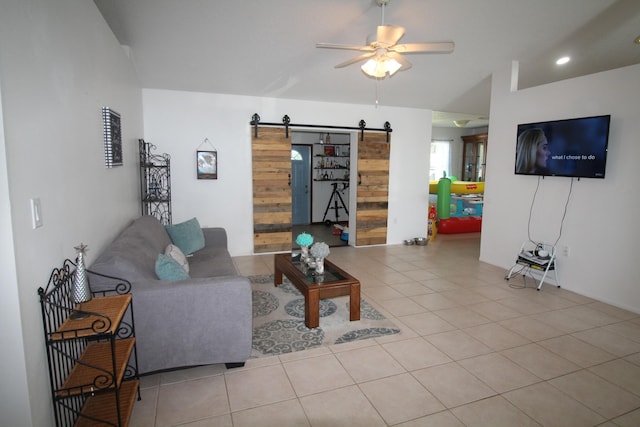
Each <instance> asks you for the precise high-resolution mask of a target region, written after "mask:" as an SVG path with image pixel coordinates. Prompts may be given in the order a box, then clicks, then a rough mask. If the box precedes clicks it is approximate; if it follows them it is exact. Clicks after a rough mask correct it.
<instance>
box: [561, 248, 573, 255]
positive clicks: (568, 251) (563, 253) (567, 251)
mask: <svg viewBox="0 0 640 427" xmlns="http://www.w3.org/2000/svg"><path fill="white" fill-rule="evenodd" d="M570 253H571V250H570V248H569V246H568V245H565V246H563V247H562V255H564V256H569V254H570Z"/></svg>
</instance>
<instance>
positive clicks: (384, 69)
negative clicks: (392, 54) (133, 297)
mask: <svg viewBox="0 0 640 427" xmlns="http://www.w3.org/2000/svg"><path fill="white" fill-rule="evenodd" d="M401 67H402V64H400V63H399V62H398V61H396V60H395V59H393V58H388V57H386V56H378V57H376V58H371V59H369V60H368V61H367V62H365V63H364V64H363V65H362V66H361V67H360V69H362V71H363V72H364V73H365V74H366V75H368V76H371V77H376V78H379V79H380V78H384V77H385V76H386V75H387V73H389V76H393V75H394V74H395V73H396V72H397V71H398V70H399V69H400V68H401Z"/></svg>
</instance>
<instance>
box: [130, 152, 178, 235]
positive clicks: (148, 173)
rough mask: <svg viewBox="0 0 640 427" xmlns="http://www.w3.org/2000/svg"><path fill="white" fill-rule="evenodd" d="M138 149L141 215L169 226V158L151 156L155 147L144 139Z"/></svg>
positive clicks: (162, 155)
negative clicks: (153, 218) (152, 217)
mask: <svg viewBox="0 0 640 427" xmlns="http://www.w3.org/2000/svg"><path fill="white" fill-rule="evenodd" d="M138 146H139V148H140V200H141V206H142V215H151V216H154V217H156V218H158V220H160V222H161V223H162V224H164V225H167V224H171V221H172V219H171V157H170V156H169V155H168V154H167V153H163V154H152V153H151V151H152V150H155V149H156V146H155V145H153V144H151V143H150V142H145V141H144V139H139V140H138Z"/></svg>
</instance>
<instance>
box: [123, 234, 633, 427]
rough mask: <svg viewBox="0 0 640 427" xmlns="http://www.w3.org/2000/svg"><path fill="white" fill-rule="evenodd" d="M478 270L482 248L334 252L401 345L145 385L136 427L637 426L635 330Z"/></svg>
mask: <svg viewBox="0 0 640 427" xmlns="http://www.w3.org/2000/svg"><path fill="white" fill-rule="evenodd" d="M478 257H479V236H477V235H459V236H438V239H437V240H436V241H435V242H434V243H432V244H429V245H428V246H426V247H421V246H403V245H400V246H385V247H373V248H358V249H356V248H349V247H347V248H332V252H331V256H330V258H331V259H332V260H333V261H334V262H336V263H338V264H339V265H341V266H342V267H344V268H345V269H346V270H348V271H349V272H351V273H352V274H353V275H354V276H356V277H358V278H359V279H360V281H361V283H362V294H363V297H364V298H365V299H366V300H367V301H368V302H369V303H371V304H372V305H374V306H375V307H376V308H378V310H380V311H381V312H383V313H384V314H385V315H386V316H387V317H389V318H391V319H393V321H394V322H396V324H397V325H398V326H400V327H401V328H402V331H403V332H402V333H401V334H398V335H394V336H387V337H384V338H377V339H369V340H364V341H360V342H355V343H348V344H340V345H334V346H330V347H323V348H319V349H314V350H307V351H303V352H297V353H290V354H287V355H283V356H273V357H268V358H260V359H252V360H249V361H248V362H247V363H246V366H245V367H244V368H239V369H232V370H226V369H225V367H224V365H212V366H203V367H197V368H191V369H185V370H179V371H173V372H168V373H161V374H155V375H150V376H145V377H143V378H142V382H141V384H142V385H141V392H142V400H141V401H139V402H137V403H136V406H135V409H134V413H133V416H132V421H131V425H133V426H177V425H184V426H191V427H196V426H198V427H202V426H234V427H244V426H278V427H283V426H296V427H297V426H314V427H316V426H367V427H368V426H385V425H386V426H406V427H408V426H444V427H447V426H451V427H453V426H491V427H496V426H539V425H542V426H562V427H566V426H593V425H603V426H608V427H613V426H638V425H640V316H638V315H637V314H635V313H631V312H628V311H625V310H621V309H618V308H616V307H612V306H610V305H607V304H604V303H601V302H598V301H595V300H592V299H590V298H587V297H584V296H581V295H578V294H575V293H573V292H570V291H567V290H564V289H558V288H556V287H554V286H551V285H544V286H543V288H542V291H540V292H537V291H536V290H535V288H534V281H533V280H532V279H531V278H529V279H528V280H527V281H526V286H525V287H523V286H522V285H523V283H524V282H523V280H522V278H521V277H517V278H514V279H512V280H511V281H510V282H506V281H505V280H504V276H505V273H506V271H505V270H504V269H500V268H496V267H493V266H490V265H487V264H484V263H482V262H479V261H478ZM234 262H235V263H236V266H237V268H238V270H239V272H240V273H241V274H243V275H252V274H269V273H272V272H273V265H272V256H265V255H263V256H249V257H237V258H234ZM559 268H560V271H559V274H560V279H561V280H562V270H561V268H562V264H561V261H560V263H559Z"/></svg>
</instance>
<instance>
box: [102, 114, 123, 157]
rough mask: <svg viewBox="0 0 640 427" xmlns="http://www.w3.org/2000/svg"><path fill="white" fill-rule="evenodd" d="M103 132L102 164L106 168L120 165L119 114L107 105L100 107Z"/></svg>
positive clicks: (120, 128) (120, 130)
mask: <svg viewBox="0 0 640 427" xmlns="http://www.w3.org/2000/svg"><path fill="white" fill-rule="evenodd" d="M102 122H103V133H104V165H105V167H107V168H112V167H114V166H122V127H121V120H120V114H118V113H116V112H115V111H113V110H112V109H111V108H109V107H102Z"/></svg>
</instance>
